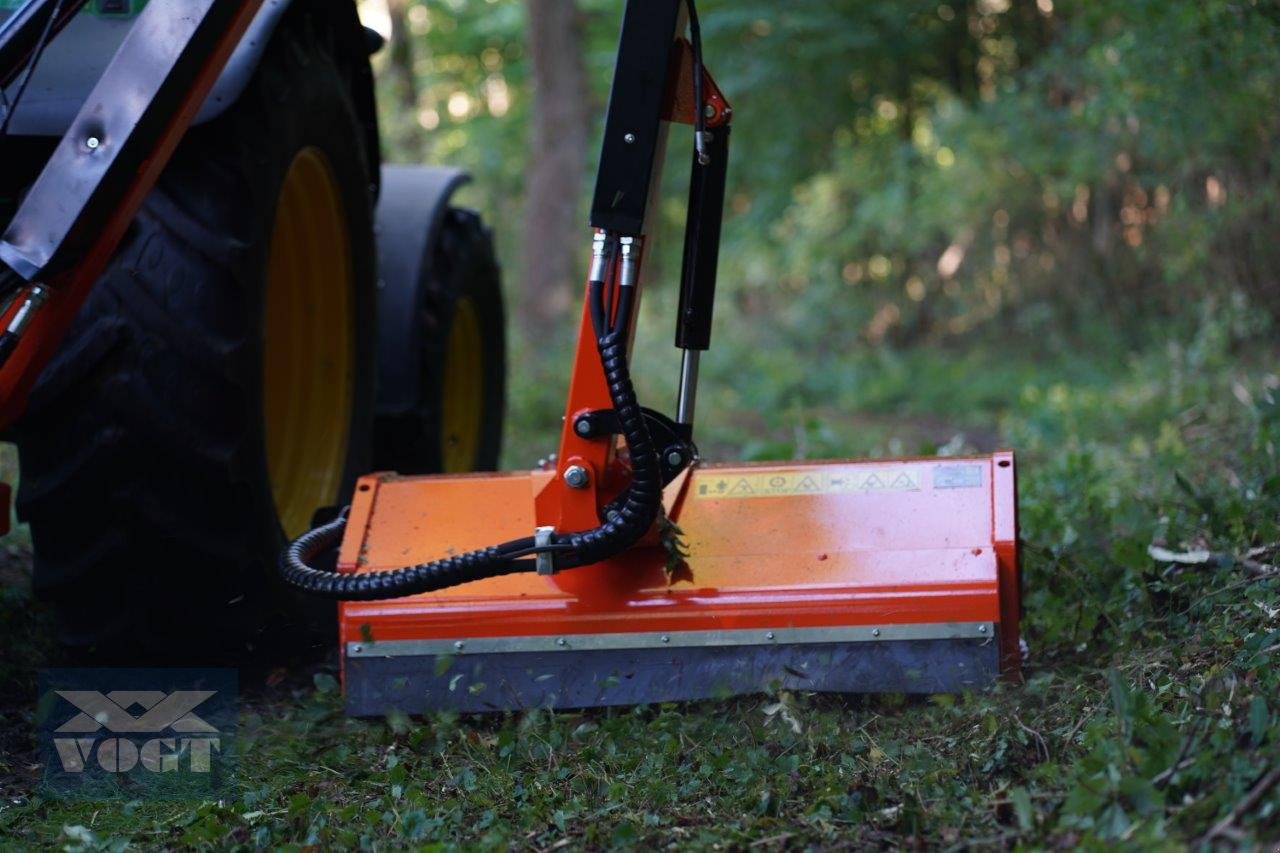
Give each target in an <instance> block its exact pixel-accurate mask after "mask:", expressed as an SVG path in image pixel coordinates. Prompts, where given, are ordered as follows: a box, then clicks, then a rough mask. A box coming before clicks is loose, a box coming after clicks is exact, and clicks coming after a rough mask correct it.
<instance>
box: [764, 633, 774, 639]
mask: <svg viewBox="0 0 1280 853" xmlns="http://www.w3.org/2000/svg"><path fill="white" fill-rule="evenodd" d="M764 638H765V639H766V640H772V639H773V632H772V631H770V632H769V633H767V634H765V635H764Z"/></svg>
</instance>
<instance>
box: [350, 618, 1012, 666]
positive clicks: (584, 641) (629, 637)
mask: <svg viewBox="0 0 1280 853" xmlns="http://www.w3.org/2000/svg"><path fill="white" fill-rule="evenodd" d="M994 637H995V626H994V624H992V623H991V622H927V623H921V624H904V625H880V626H871V625H859V626H856V627H855V626H843V627H831V628H760V629H740V630H732V631H668V632H666V633H662V632H658V631H652V632H644V633H628V634H564V635H556V634H549V635H547V636H539V637H458V638H455V639H444V640H387V641H385V642H377V641H362V642H351V643H347V648H346V653H347V656H348V657H366V658H367V657H400V656H404V655H462V654H468V655H474V654H511V653H514V652H556V651H565V652H567V651H578V652H581V651H604V650H612V649H670V648H699V647H705V646H783V645H794V644H799V643H878V642H886V641H890V640H984V639H993V638H994Z"/></svg>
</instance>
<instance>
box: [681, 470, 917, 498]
mask: <svg viewBox="0 0 1280 853" xmlns="http://www.w3.org/2000/svg"><path fill="white" fill-rule="evenodd" d="M921 471H922V469H921V468H920V467H919V466H916V465H904V466H896V467H892V468H888V467H876V468H868V467H864V466H854V465H848V466H823V467H822V468H821V469H814V468H798V469H791V470H783V471H778V470H773V471H761V472H760V473H758V474H757V473H740V472H736V471H735V472H733V473H732V474H724V475H719V474H718V473H717V472H716V471H715V470H707V471H701V472H698V474H697V475H696V476H697V477H698V484H697V487H696V488H695V489H694V493H695V494H696V495H697V496H698V497H702V498H768V497H781V496H784V495H832V494H843V493H848V492H882V491H896V492H906V491H915V490H917V489H919V488H920V484H921V482H922V481H923V477H922V474H921Z"/></svg>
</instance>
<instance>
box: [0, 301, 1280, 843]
mask: <svg viewBox="0 0 1280 853" xmlns="http://www.w3.org/2000/svg"><path fill="white" fill-rule="evenodd" d="M1238 320H1239V317H1235V316H1234V315H1227V316H1223V315H1217V316H1213V317H1208V318H1205V319H1204V320H1203V322H1202V323H1201V325H1200V328H1199V331H1198V333H1197V334H1196V335H1194V336H1193V337H1191V338H1189V339H1188V340H1187V341H1185V342H1184V343H1180V344H1176V345H1175V344H1170V345H1169V346H1168V347H1167V348H1165V349H1164V350H1162V351H1159V352H1152V353H1149V354H1147V355H1142V356H1134V357H1132V358H1131V359H1129V360H1128V361H1126V362H1123V363H1119V362H1117V363H1111V364H1109V365H1092V366H1091V367H1090V366H1087V362H1086V365H1085V366H1078V367H1077V373H1078V376H1077V377H1074V378H1065V377H1064V376H1063V375H1062V374H1061V373H1059V372H1058V371H1057V370H1056V369H1054V368H1051V367H1042V368H1036V367H1035V361H1034V360H1033V359H1031V360H1027V361H1026V362H1020V361H1017V360H1016V356H1017V353H1009V352H1006V353H1002V354H996V353H991V354H989V355H988V356H987V357H985V358H979V357H977V356H970V357H969V358H966V359H959V360H957V361H954V362H950V363H945V362H942V361H941V360H939V359H937V358H935V359H933V360H932V361H926V360H924V359H923V358H921V359H920V360H917V361H914V362H911V363H910V364H909V365H905V366H899V367H898V368H896V369H886V370H884V371H883V372H882V377H881V381H880V384H879V385H877V386H876V387H877V389H878V390H877V392H876V394H877V398H876V399H877V405H876V406H874V407H871V409H870V411H871V414H876V413H879V415H880V416H882V417H883V418H884V420H883V421H881V422H879V423H878V427H879V429H880V430H881V432H882V434H884V435H894V434H900V430H899V429H898V427H897V426H896V425H897V424H905V425H907V426H910V425H911V424H912V423H915V422H917V421H918V420H919V419H920V418H921V417H922V416H924V415H927V414H932V415H933V416H934V417H935V418H936V419H938V420H939V421H942V420H945V419H946V418H948V417H950V416H951V415H952V413H953V411H954V410H952V409H950V408H949V407H950V406H952V405H956V406H960V407H961V408H962V409H963V412H964V417H965V418H968V419H970V420H971V422H974V423H978V422H981V421H982V419H983V418H986V419H987V420H988V421H989V422H996V421H998V422H999V432H1000V442H1001V443H1007V444H1012V445H1014V446H1016V447H1018V448H1019V449H1020V451H1021V453H1022V455H1021V466H1022V467H1021V471H1022V480H1021V509H1022V524H1023V536H1024V539H1025V546H1024V560H1025V564H1026V572H1027V577H1026V587H1027V602H1026V610H1027V622H1026V634H1027V639H1028V642H1029V643H1030V647H1031V657H1030V660H1029V663H1028V668H1027V681H1026V683H1025V684H1022V685H1004V686H1001V687H1000V688H998V689H997V690H995V691H993V692H990V693H985V694H979V695H971V696H955V697H953V696H937V697H931V698H903V697H898V696H882V697H874V698H840V697H833V696H819V695H804V694H779V695H770V696H761V697H746V698H741V699H735V700H730V701H725V702H706V703H698V704H692V705H671V706H652V707H641V708H635V709H615V710H609V711H592V712H587V713H561V714H550V713H546V712H540V711H531V712H528V713H522V714H507V715H502V716H492V717H480V718H458V717H457V716H456V715H436V716H428V717H425V718H412V719H410V718H406V717H403V716H400V715H393V716H391V717H388V718H387V719H385V720H373V721H356V720H348V719H344V718H343V716H342V714H341V710H340V704H339V699H338V696H337V694H336V692H335V690H336V685H335V682H334V680H333V678H332V676H331V675H329V674H327V673H326V672H325V671H321V672H320V673H318V674H316V675H315V676H314V683H313V684H312V683H305V682H299V681H298V679H299V678H300V677H301V676H295V677H294V678H293V680H292V681H289V682H286V683H285V685H283V686H279V687H275V688H261V689H260V690H259V691H257V692H256V694H253V693H251V698H250V699H249V700H248V701H247V706H248V707H247V709H246V712H245V714H244V716H243V719H242V737H243V740H242V743H241V755H242V759H241V764H240V768H241V778H240V782H239V785H238V793H237V796H236V798H234V799H230V800H227V801H225V802H222V803H207V804H204V805H198V806H192V805H191V804H158V803H152V802H139V803H128V804H104V803H58V802H47V801H44V800H41V799H39V798H36V797H32V796H31V795H30V793H29V791H30V784H31V782H32V781H33V779H34V777H35V771H33V770H32V769H31V768H30V767H28V766H27V764H26V763H25V761H24V759H23V750H21V749H19V750H17V751H16V753H15V758H13V759H8V762H9V763H8V764H7V765H6V766H4V767H3V768H0V770H3V772H4V774H5V776H6V777H7V779H6V781H5V789H6V790H5V791H4V794H5V805H4V807H3V808H2V809H0V834H4V835H7V836H8V837H10V838H11V839H12V840H13V841H14V842H15V843H19V844H24V845H25V844H28V843H37V842H39V843H45V844H58V845H62V844H65V845H68V846H69V847H71V848H72V849H97V848H100V847H119V846H122V845H123V844H124V843H126V842H129V843H134V844H138V845H145V846H151V845H174V844H177V845H196V846H199V845H214V846H223V845H226V844H238V845H244V846H276V845H280V844H295V845H301V846H309V845H322V846H326V847H335V846H343V847H345V846H352V845H356V844H362V845H377V846H399V845H401V844H405V843H429V842H441V843H444V844H446V845H449V844H467V843H472V842H481V843H483V844H484V845H485V846H506V845H508V844H515V845H522V846H525V845H527V846H537V847H545V846H550V845H553V844H556V843H557V842H559V841H560V840H562V839H569V840H570V842H571V843H573V844H574V845H627V844H629V845H635V846H637V847H651V846H653V845H655V844H661V843H677V844H691V845H698V846H701V845H710V844H712V843H714V842H727V843H732V844H746V843H748V842H755V841H763V842H766V844H770V845H772V846H779V847H780V846H784V845H795V844H800V843H805V842H813V843H834V842H837V841H849V842H853V843H855V844H880V843H909V842H911V841H912V839H920V840H925V841H928V842H930V843H931V844H944V845H945V844H955V845H962V844H975V843H976V844H983V845H1012V844H1015V843H1023V844H1028V845H1032V846H1040V845H1048V844H1071V843H1089V844H1103V843H1112V842H1116V841H1123V842H1126V843H1128V844H1129V845H1131V846H1143V845H1151V844H1157V843H1160V844H1163V843H1168V842H1171V841H1173V842H1181V843H1189V842H1191V841H1193V840H1194V839H1196V838H1198V837H1201V836H1203V835H1204V834H1205V833H1207V832H1208V831H1209V830H1210V829H1211V828H1212V827H1213V826H1215V825H1216V824H1217V823H1218V822H1219V821H1224V820H1226V821H1227V822H1226V824H1224V828H1223V829H1221V830H1219V832H1218V835H1217V836H1216V837H1217V838H1218V839H1219V840H1221V841H1223V842H1228V843H1237V842H1245V841H1249V840H1251V839H1264V838H1275V836H1276V833H1277V831H1278V830H1277V827H1278V826H1280V789H1275V788H1273V789H1271V790H1270V791H1264V792H1263V793H1262V795H1261V796H1260V797H1258V798H1250V797H1249V793H1250V791H1251V790H1253V789H1255V788H1256V787H1257V786H1258V784H1259V783H1260V782H1264V781H1266V780H1267V779H1269V778H1271V777H1268V775H1267V774H1268V772H1269V771H1270V770H1271V769H1272V768H1274V767H1276V766H1280V667H1277V665H1276V664H1277V662H1278V661H1280V617H1278V616H1277V614H1278V613H1280V574H1278V573H1276V569H1275V568H1274V567H1273V566H1274V563H1275V562H1276V561H1277V560H1278V559H1280V555H1277V553H1276V552H1277V548H1278V547H1280V545H1278V544H1277V543H1280V473H1278V472H1280V465H1278V464H1277V447H1278V446H1280V376H1278V375H1277V373H1276V371H1275V369H1274V359H1275V356H1276V352H1275V350H1274V349H1268V345H1267V344H1266V343H1264V339H1262V338H1260V337H1258V336H1256V335H1252V334H1248V335H1245V336H1241V334H1240V333H1239V329H1238V326H1237V321H1238ZM1268 362H1270V365H1268ZM1013 363H1017V364H1021V365H1024V366H1022V367H1019V368H1017V369H1016V370H1015V369H1014V368H1012V367H1009V366H1008V365H1010V364H1013ZM930 364H932V365H933V367H932V368H930V367H929V365H930ZM1002 365H1003V366H1002ZM1026 365H1029V366H1026ZM895 377H896V378H895ZM993 381H998V382H1000V383H1003V387H1004V388H1005V389H1006V392H1007V393H1006V394H1004V395H1003V396H1002V397H1000V398H999V399H1000V400H1001V404H999V405H996V404H995V403H994V401H995V400H996V399H997V397H996V395H995V394H994V393H993V386H992V384H991V383H992V382H993ZM964 389H976V390H977V392H978V393H976V394H975V395H974V398H973V400H969V399H968V397H967V395H966V394H965V393H964ZM904 399H911V400H913V401H914V402H913V404H912V407H911V408H910V409H909V410H908V413H907V414H905V415H904V414H902V413H901V412H902V410H900V409H899V406H900V403H899V401H901V400H904ZM935 402H936V403H937V404H938V405H939V406H940V407H941V408H939V409H938V410H937V411H933V412H931V410H930V409H929V406H930V405H931V404H934V403H935ZM862 417H869V415H867V414H865V413H864V414H863V415H862ZM782 426H783V424H782V422H778V423H775V424H773V425H772V427H771V428H770V429H768V430H766V431H768V432H770V433H771V434H776V435H777V436H779V438H778V441H779V442H784V441H786V440H790V441H793V442H795V441H802V442H807V445H805V446H804V447H803V448H802V447H800V446H799V445H794V446H792V447H790V448H786V450H790V451H797V450H802V451H803V452H805V453H809V454H812V455H826V454H827V453H829V452H833V451H845V450H849V451H855V452H883V451H885V450H888V449H890V448H889V447H888V446H887V445H879V446H876V445H874V444H865V443H859V439H857V438H854V439H847V438H846V436H849V435H857V434H863V430H862V429H861V426H860V423H859V419H857V418H851V419H849V420H848V421H847V422H846V423H843V424H841V423H838V422H837V423H835V424H834V425H831V424H830V423H828V422H827V421H826V420H822V419H818V418H815V419H814V420H813V421H812V423H809V422H802V423H801V430H800V431H799V432H797V433H791V436H792V437H791V438H790V439H786V438H784V436H785V435H786V434H787V433H786V432H785V430H782V429H781V427H782ZM871 440H872V439H870V438H864V439H862V441H871ZM845 441H851V443H848V444H846V443H844V442H845ZM962 444H963V442H962V441H955V442H951V443H950V449H951V450H955V449H957V448H958V447H960V446H961V445H962ZM893 449H899V448H896V447H895V448H893ZM901 449H903V450H906V451H915V450H917V449H926V450H927V449H930V448H929V447H928V446H927V445H926V446H924V447H923V448H918V447H915V446H907V447H905V448H901ZM783 451H784V448H783V447H782V445H781V443H779V444H777V445H773V446H771V447H770V448H769V449H768V452H770V453H778V452H783ZM1153 544H1154V545H1156V546H1158V547H1162V548H1165V549H1168V550H1169V551H1171V552H1174V554H1175V555H1176V557H1177V559H1173V558H1170V557H1168V556H1164V557H1162V558H1161V559H1153V558H1152V556H1151V555H1150V554H1149V552H1148V548H1149V546H1151V545H1153ZM1194 551H1207V552H1209V555H1210V556H1208V557H1205V556H1202V555H1195V554H1191V555H1190V556H1184V555H1186V554H1188V552H1194ZM1157 554H1159V552H1157ZM1251 555H1252V556H1251ZM1177 560H1192V561H1194V562H1195V563H1196V564H1194V565H1193V564H1188V563H1180V562H1178V561H1177ZM1268 564H1269V565H1270V566H1271V567H1269V566H1268ZM4 618H5V620H6V625H7V626H8V630H7V631H6V633H7V634H8V635H9V636H12V637H25V636H30V635H31V634H32V633H33V632H34V633H38V631H36V630H35V627H36V626H33V624H32V622H31V620H32V618H33V617H32V616H31V615H30V611H29V609H28V607H27V605H26V603H25V602H24V601H21V600H19V599H16V598H15V597H13V596H12V595H11V596H10V597H9V598H8V599H6V600H5V614H4ZM39 653H40V650H39V649H35V650H33V651H32V654H34V655H36V656H38V655H39ZM32 654H26V653H24V654H21V655H13V656H10V655H6V666H7V667H9V669H10V671H9V672H8V673H6V675H7V677H6V679H5V681H6V683H7V684H8V685H10V687H9V688H8V691H9V696H10V698H11V699H16V698H17V697H18V696H20V695H27V694H26V691H27V690H29V689H30V687H31V678H32V676H31V670H30V668H29V663H30V661H31V660H32ZM290 684H292V685H293V686H292V687H290V686H289V685H290ZM15 704H17V706H18V709H16V710H10V711H7V712H6V714H5V719H4V727H5V729H6V730H8V731H10V732H17V733H18V737H28V735H27V732H29V731H30V728H29V726H30V722H29V709H24V708H23V707H22V705H21V703H20V702H18V703H15ZM1271 781H1274V779H1273V778H1271ZM1228 818H1230V820H1227V819H1228Z"/></svg>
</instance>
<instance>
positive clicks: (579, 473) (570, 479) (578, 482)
mask: <svg viewBox="0 0 1280 853" xmlns="http://www.w3.org/2000/svg"><path fill="white" fill-rule="evenodd" d="M564 481H565V482H566V483H568V484H569V488H572V489H585V488H586V487H587V483H589V482H591V475H590V474H588V473H587V469H586V468H583V467H582V466H581V465H570V466H569V467H568V468H566V469H564Z"/></svg>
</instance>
